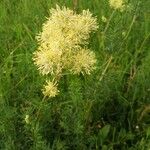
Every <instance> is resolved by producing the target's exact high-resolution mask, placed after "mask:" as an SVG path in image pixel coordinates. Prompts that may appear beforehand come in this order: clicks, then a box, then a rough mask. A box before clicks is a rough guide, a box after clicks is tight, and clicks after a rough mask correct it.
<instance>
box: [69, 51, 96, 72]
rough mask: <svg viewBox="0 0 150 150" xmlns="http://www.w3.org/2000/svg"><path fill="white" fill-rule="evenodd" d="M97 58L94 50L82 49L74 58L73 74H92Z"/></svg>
mask: <svg viewBox="0 0 150 150" xmlns="http://www.w3.org/2000/svg"><path fill="white" fill-rule="evenodd" d="M95 63H96V58H95V54H94V52H92V51H90V50H89V49H81V50H80V51H78V52H77V54H76V55H75V56H74V58H73V63H72V64H73V66H72V68H71V70H72V72H73V74H79V73H82V74H90V73H91V71H92V70H93V69H95Z"/></svg>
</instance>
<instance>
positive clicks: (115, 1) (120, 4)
mask: <svg viewBox="0 0 150 150" xmlns="http://www.w3.org/2000/svg"><path fill="white" fill-rule="evenodd" d="M109 5H110V7H112V8H113V9H118V10H120V11H122V10H123V9H124V6H125V5H124V1H123V0H109Z"/></svg>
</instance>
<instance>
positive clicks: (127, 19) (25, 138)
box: [0, 0, 150, 150]
mask: <svg viewBox="0 0 150 150" xmlns="http://www.w3.org/2000/svg"><path fill="white" fill-rule="evenodd" d="M56 4H58V5H59V6H66V7H69V8H70V9H75V10H76V11H77V12H78V13H80V12H81V11H82V10H86V9H89V10H90V12H91V13H92V14H93V16H97V20H98V24H99V28H98V31H97V32H95V33H93V34H92V35H91V37H90V40H89V45H88V46H89V47H90V48H91V49H92V50H93V51H94V52H95V54H96V58H97V66H96V70H94V71H93V72H92V73H91V74H90V75H82V74H80V75H78V76H76V75H65V76H63V77H62V79H61V82H60V84H59V89H60V93H59V95H57V96H56V97H54V98H46V99H45V100H44V101H42V99H43V97H44V96H43V94H42V92H41V89H42V86H43V83H44V76H41V75H40V74H39V71H38V70H37V67H36V66H35V65H34V63H33V59H32V58H33V53H34V52H35V50H36V49H37V41H36V39H35V36H36V35H37V34H38V33H39V32H40V31H41V28H42V24H43V23H44V22H45V20H46V17H48V16H49V9H51V8H55V6H56ZM126 5H127V6H128V7H127V8H126V9H125V10H123V11H119V10H114V9H113V8H111V7H110V6H109V2H108V0H78V1H75V0H0V150H70V149H72V150H150V45H149V44H150V11H149V8H150V1H149V0H140V1H139V0H127V1H126Z"/></svg>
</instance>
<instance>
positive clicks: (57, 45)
mask: <svg viewBox="0 0 150 150" xmlns="http://www.w3.org/2000/svg"><path fill="white" fill-rule="evenodd" d="M97 29H98V24H97V19H96V18H95V17H93V16H92V14H91V13H90V12H89V10H83V11H82V13H81V14H76V13H75V12H74V11H73V10H70V9H69V8H66V7H62V8H60V7H59V6H56V8H55V9H51V10H50V17H49V18H47V20H46V22H45V23H44V24H43V27H42V32H40V33H39V34H38V35H37V41H38V49H37V51H36V52H34V56H33V60H34V64H35V65H36V66H37V67H38V70H39V71H40V73H41V74H42V75H51V76H52V77H53V79H54V80H56V78H57V80H58V76H61V75H62V74H63V73H64V71H67V72H68V71H69V72H70V73H72V74H79V73H82V74H90V73H91V71H92V70H93V69H94V68H95V63H96V58H95V54H94V52H92V51H90V50H89V49H87V48H86V45H87V44H88V42H87V40H88V39H89V37H90V33H92V32H94V31H96V30H97ZM57 82H58V81H57ZM48 86H49V87H48ZM55 87H56V85H55V84H53V83H52V82H48V83H47V85H46V86H45V91H43V94H44V95H46V96H49V97H54V96H55V95H57V93H58V91H57V89H56V88H55ZM54 93H55V94H54Z"/></svg>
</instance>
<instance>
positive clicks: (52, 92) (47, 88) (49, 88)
mask: <svg viewBox="0 0 150 150" xmlns="http://www.w3.org/2000/svg"><path fill="white" fill-rule="evenodd" d="M46 83H47V84H46V85H44V88H43V94H44V95H45V96H48V97H55V96H56V95H58V93H59V90H58V89H57V84H56V83H53V82H51V81H46Z"/></svg>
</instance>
